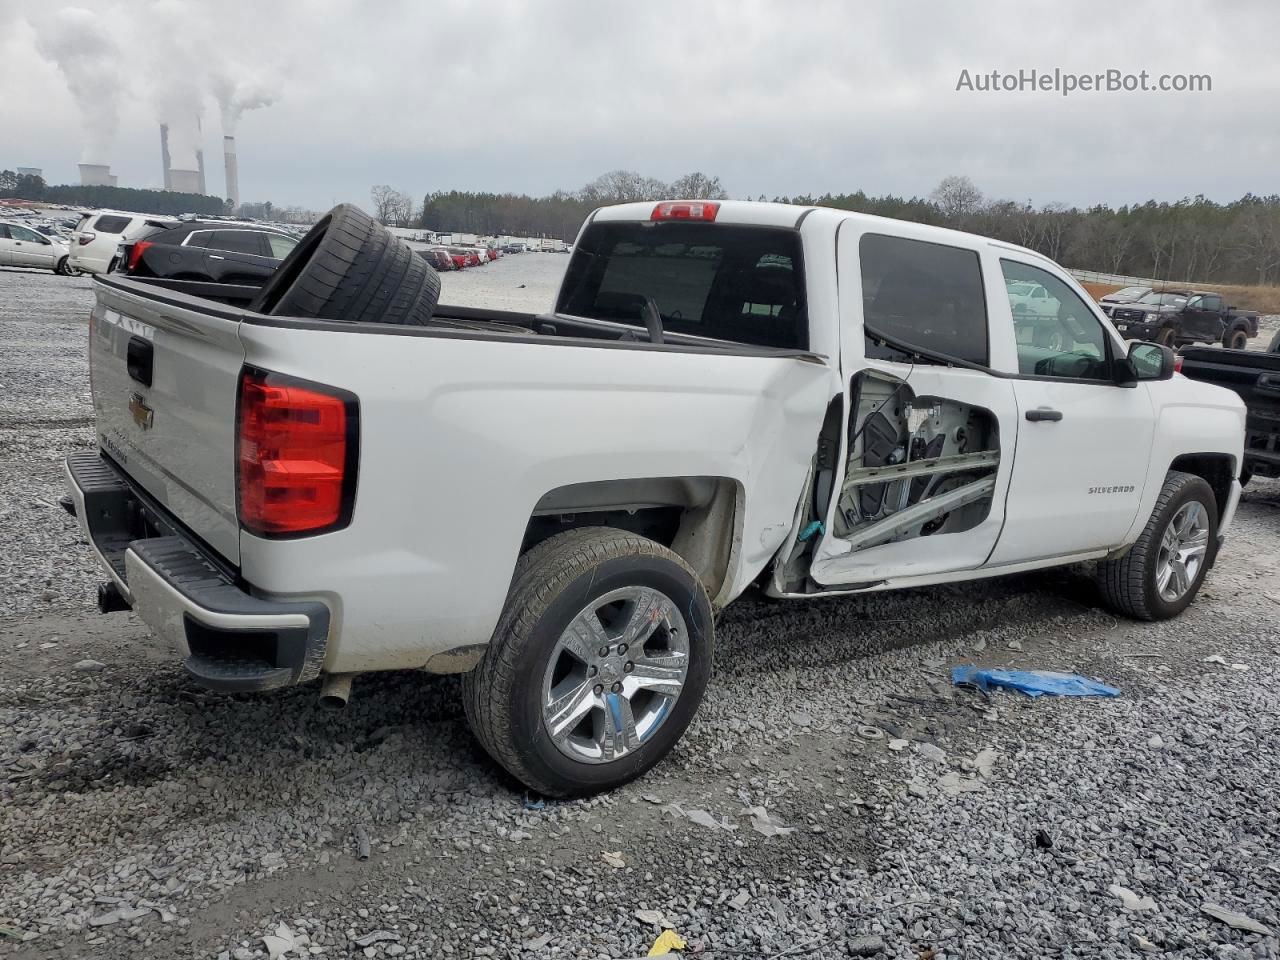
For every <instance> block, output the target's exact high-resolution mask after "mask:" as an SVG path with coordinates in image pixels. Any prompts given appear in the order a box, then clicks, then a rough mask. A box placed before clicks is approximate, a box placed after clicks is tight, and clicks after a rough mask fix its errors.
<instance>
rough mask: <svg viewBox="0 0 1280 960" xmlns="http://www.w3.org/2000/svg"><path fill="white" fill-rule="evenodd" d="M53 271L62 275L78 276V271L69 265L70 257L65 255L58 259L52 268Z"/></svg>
mask: <svg viewBox="0 0 1280 960" xmlns="http://www.w3.org/2000/svg"><path fill="white" fill-rule="evenodd" d="M53 272H54V273H56V274H58V275H59V276H62V277H78V276H80V271H79V270H77V269H76V268H75V267H73V266H71V257H70V256H65V257H63V258H61V259H60V260H59V261H58V265H57V266H56V267H54V268H53Z"/></svg>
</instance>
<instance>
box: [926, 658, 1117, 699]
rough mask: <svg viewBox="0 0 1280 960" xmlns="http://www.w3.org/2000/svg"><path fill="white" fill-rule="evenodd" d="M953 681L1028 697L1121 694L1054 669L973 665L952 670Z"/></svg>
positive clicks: (958, 683) (1103, 685) (1112, 688)
mask: <svg viewBox="0 0 1280 960" xmlns="http://www.w3.org/2000/svg"><path fill="white" fill-rule="evenodd" d="M951 682H952V683H953V684H955V685H956V686H958V687H976V688H977V689H979V690H987V689H989V688H991V687H1006V688H1007V689H1009V690H1021V691H1022V692H1023V693H1025V694H1026V695H1027V696H1029V697H1039V696H1041V695H1043V694H1046V693H1047V694H1049V695H1050V696H1057V697H1118V696H1120V691H1119V690H1117V689H1116V688H1115V687H1109V686H1107V685H1106V684H1105V683H1099V682H1098V681H1096V680H1090V679H1089V678H1088V677H1082V676H1080V674H1078V673H1058V672H1057V671H1055V670H1000V669H997V668H984V667H976V666H974V665H973V664H971V663H966V664H962V665H961V666H958V667H952V668H951Z"/></svg>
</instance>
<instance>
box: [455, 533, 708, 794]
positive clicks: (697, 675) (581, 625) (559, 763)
mask: <svg viewBox="0 0 1280 960" xmlns="http://www.w3.org/2000/svg"><path fill="white" fill-rule="evenodd" d="M713 645H714V624H713V621H712V613H711V603H710V601H709V600H708V598H707V594H706V591H705V590H704V589H703V587H702V584H701V582H699V580H698V578H697V576H696V575H695V574H694V572H693V571H692V570H691V569H690V568H689V566H688V564H686V563H685V562H684V560H682V559H681V558H680V557H679V556H677V555H676V554H675V553H673V552H672V551H671V550H668V549H667V548H666V547H664V546H662V545H661V544H658V543H655V542H654V541H652V540H648V539H646V538H644V537H641V536H638V535H636V534H631V533H626V532H624V531H619V530H613V529H610V528H606V527H586V528H582V529H578V530H573V531H569V532H567V533H562V534H559V535H558V536H555V537H552V538H550V539H548V540H545V541H543V542H542V543H540V544H538V545H537V546H536V547H534V548H533V549H532V550H530V551H529V552H528V553H526V554H525V555H524V556H523V557H521V558H520V561H519V563H518V564H517V565H516V572H515V576H514V577H513V579H512V584H511V591H510V593H509V594H508V598H507V604H506V607H505V609H504V610H503V614H502V618H501V620H500V621H499V623H498V627H497V629H496V630H495V631H494V636H493V640H492V641H491V642H490V645H489V649H488V651H487V652H486V654H485V657H484V659H483V660H482V661H481V662H480V664H479V666H477V667H476V669H475V670H473V671H472V672H471V673H469V674H467V675H466V676H464V677H463V680H462V690H463V703H464V706H465V708H466V712H467V719H468V721H469V722H470V724H471V728H472V730H473V731H474V732H475V735H476V738H477V739H478V740H479V741H480V743H481V745H482V746H483V747H484V748H485V750H486V751H487V752H488V754H489V755H490V756H491V757H493V759H495V760H496V761H498V763H500V764H501V765H502V766H503V767H505V768H506V769H507V770H508V771H509V772H510V773H511V774H512V775H513V776H514V777H516V779H518V780H520V781H521V782H522V783H524V784H525V785H526V786H528V787H529V788H531V789H533V790H536V791H538V792H539V793H542V794H545V795H547V796H552V797H575V796H584V795H587V794H592V793H598V792H600V791H603V790H611V789H613V788H615V787H618V786H621V785H622V784H624V783H627V782H628V781H630V780H634V779H635V778H636V777H639V776H640V775H642V774H643V773H645V772H646V771H647V770H649V769H650V768H651V767H652V766H654V764H656V763H658V761H660V760H661V759H662V758H663V757H664V756H666V755H667V753H669V752H670V751H671V749H672V747H674V746H675V744H676V742H677V741H678V740H679V739H680V737H681V735H682V734H683V733H684V731H685V729H686V728H687V727H688V725H689V723H690V722H691V721H692V719H693V715H694V713H695V712H696V711H697V709H698V705H699V703H700V702H701V701H702V696H703V693H704V692H705V690H706V686H707V681H708V680H709V679H710V676H711V656H712V649H713Z"/></svg>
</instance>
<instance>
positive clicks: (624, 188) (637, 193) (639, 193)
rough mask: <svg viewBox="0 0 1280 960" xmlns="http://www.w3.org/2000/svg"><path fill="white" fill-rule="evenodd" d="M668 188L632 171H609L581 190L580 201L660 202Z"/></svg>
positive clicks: (659, 181) (660, 182) (651, 178)
mask: <svg viewBox="0 0 1280 960" xmlns="http://www.w3.org/2000/svg"><path fill="white" fill-rule="evenodd" d="M668 192H669V188H668V187H667V185H666V184H665V183H663V182H662V181H661V180H655V179H654V178H653V177H643V176H641V175H640V174H638V173H636V172H635V171H634V170H611V171H609V172H608V173H605V174H601V175H600V176H598V177H596V179H594V180H592V181H591V182H590V183H589V184H587V185H586V186H585V187H583V188H582V194H581V196H582V199H584V200H586V201H588V202H591V203H626V202H628V201H631V200H661V199H662V198H663V197H664V196H666V194H667V193H668Z"/></svg>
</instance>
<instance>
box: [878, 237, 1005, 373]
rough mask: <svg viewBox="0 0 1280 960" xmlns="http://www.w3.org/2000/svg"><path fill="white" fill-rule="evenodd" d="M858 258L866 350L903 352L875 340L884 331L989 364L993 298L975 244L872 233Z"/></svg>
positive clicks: (883, 355) (885, 354)
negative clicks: (967, 246)
mask: <svg viewBox="0 0 1280 960" xmlns="http://www.w3.org/2000/svg"><path fill="white" fill-rule="evenodd" d="M858 257H859V260H860V262H861V267H862V312H863V318H864V322H865V325H866V330H867V343H866V351H867V356H868V357H876V358H879V359H885V360H901V359H904V358H905V357H904V354H903V353H902V352H901V351H899V350H897V349H895V348H893V347H887V346H881V345H879V344H877V343H876V342H874V337H875V334H877V333H879V334H882V335H883V336H885V337H890V338H892V339H894V340H896V341H899V342H900V343H902V344H903V345H904V346H910V347H920V348H922V349H925V350H928V351H930V352H931V353H938V354H942V355H944V356H947V357H955V358H956V359H958V360H967V361H969V362H970V363H977V364H981V365H983V366H986V364H987V356H988V355H987V301H986V295H985V294H984V293H983V288H982V267H981V265H980V262H979V260H978V254H977V251H975V250H966V249H964V248H962V247H950V246H946V245H944V244H940V243H926V242H924V241H921V240H907V239H904V238H902V237H886V236H882V235H880V234H875V233H868V234H866V235H864V236H863V238H862V240H861V242H860V243H859V245H858ZM1010 296H1011V297H1012V296H1013V294H1012V293H1010Z"/></svg>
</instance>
